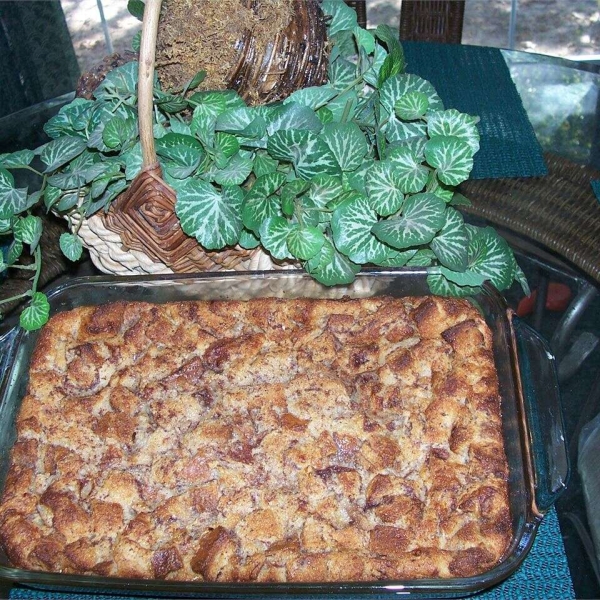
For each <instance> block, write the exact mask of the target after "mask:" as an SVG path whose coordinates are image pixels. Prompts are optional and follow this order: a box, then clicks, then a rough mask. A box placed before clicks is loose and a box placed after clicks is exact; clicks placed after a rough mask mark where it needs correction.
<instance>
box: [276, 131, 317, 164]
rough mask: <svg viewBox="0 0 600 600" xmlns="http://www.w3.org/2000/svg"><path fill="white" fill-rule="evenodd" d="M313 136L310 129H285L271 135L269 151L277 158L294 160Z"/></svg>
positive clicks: (288, 160)
mask: <svg viewBox="0 0 600 600" xmlns="http://www.w3.org/2000/svg"><path fill="white" fill-rule="evenodd" d="M311 137H313V136H312V134H311V133H310V132H309V131H298V130H294V129H283V130H281V131H277V132H276V133H274V134H273V135H271V136H269V141H268V142H267V151H268V153H269V154H270V155H271V156H272V157H273V158H274V159H276V160H280V161H286V162H294V161H296V160H298V158H299V157H300V155H301V153H302V148H303V146H304V145H305V144H306V143H307V142H308V140H309V138H311Z"/></svg>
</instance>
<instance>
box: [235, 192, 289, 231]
mask: <svg viewBox="0 0 600 600" xmlns="http://www.w3.org/2000/svg"><path fill="white" fill-rule="evenodd" d="M278 216H281V212H280V206H279V198H278V197H277V196H268V197H267V196H262V195H260V194H258V193H254V194H247V195H246V197H245V198H244V203H243V204H242V222H243V224H244V226H245V227H246V229H249V230H250V231H253V232H254V233H256V234H257V235H258V234H259V232H260V227H261V225H262V224H263V222H264V221H266V220H267V219H268V218H269V217H278Z"/></svg>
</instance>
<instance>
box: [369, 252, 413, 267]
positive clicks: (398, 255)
mask: <svg viewBox="0 0 600 600" xmlns="http://www.w3.org/2000/svg"><path fill="white" fill-rule="evenodd" d="M416 254H417V250H393V251H391V252H390V253H389V254H388V256H387V257H386V258H384V259H383V260H382V261H379V262H376V263H375V264H376V265H378V266H380V267H388V268H398V267H404V266H405V265H407V264H408V261H409V260H411V259H412V258H413V257H414V256H415V255H416Z"/></svg>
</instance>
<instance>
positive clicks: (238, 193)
mask: <svg viewBox="0 0 600 600" xmlns="http://www.w3.org/2000/svg"><path fill="white" fill-rule="evenodd" d="M243 197H244V194H243V191H242V190H241V188H239V187H236V186H226V187H223V189H222V191H221V192H219V191H218V190H217V189H216V188H215V187H214V186H212V185H211V184H210V183H208V182H206V181H201V180H198V179H188V180H187V181H186V182H185V183H184V184H182V185H181V186H179V187H178V189H177V201H176V203H175V212H176V213H177V217H178V218H179V220H180V222H181V228H182V229H183V231H184V232H185V233H187V234H188V235H191V236H194V237H195V238H196V239H197V240H198V242H199V243H200V244H201V245H202V246H203V247H204V248H206V249H207V250H218V249H221V248H224V247H225V246H232V245H234V244H236V243H237V241H238V239H239V236H240V233H241V231H242V220H241V218H240V209H241V206H242V200H243Z"/></svg>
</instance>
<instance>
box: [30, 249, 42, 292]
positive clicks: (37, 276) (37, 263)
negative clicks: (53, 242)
mask: <svg viewBox="0 0 600 600" xmlns="http://www.w3.org/2000/svg"><path fill="white" fill-rule="evenodd" d="M33 256H34V257H35V266H36V267H37V269H36V272H35V276H34V278H33V285H32V286H31V295H32V296H33V294H35V293H36V292H37V286H38V282H39V280H40V275H41V274H42V248H41V247H40V246H39V245H38V246H37V247H36V249H35V251H34V253H33Z"/></svg>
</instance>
